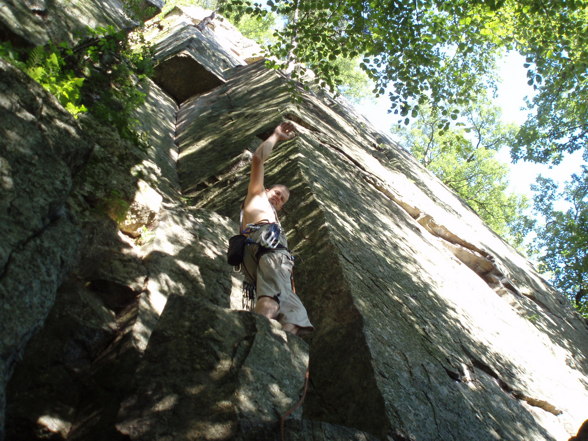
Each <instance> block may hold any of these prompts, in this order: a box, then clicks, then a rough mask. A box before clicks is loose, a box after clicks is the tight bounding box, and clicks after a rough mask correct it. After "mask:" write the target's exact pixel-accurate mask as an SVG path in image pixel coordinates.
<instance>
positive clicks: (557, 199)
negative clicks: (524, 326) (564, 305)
mask: <svg viewBox="0 0 588 441" xmlns="http://www.w3.org/2000/svg"><path fill="white" fill-rule="evenodd" d="M532 188H533V190H534V191H535V192H536V194H535V196H534V198H533V202H534V209H535V211H536V213H537V214H538V215H539V219H540V220H537V219H532V220H531V219H529V221H528V224H529V228H533V230H534V231H535V232H536V234H537V236H536V238H535V239H534V241H533V244H532V247H531V251H532V252H533V254H534V255H535V257H536V259H537V261H538V262H539V265H538V269H539V271H540V272H543V273H546V274H547V275H548V276H549V278H550V280H551V282H552V283H553V285H554V286H555V287H556V288H557V289H559V290H560V291H561V292H563V293H564V294H565V295H566V297H567V298H568V299H569V300H570V302H571V303H572V305H573V306H574V307H575V308H576V309H577V310H578V311H579V312H580V313H582V314H583V315H584V316H585V317H587V318H588V169H587V168H586V167H584V168H583V172H582V173H581V174H579V175H577V174H574V175H572V178H571V180H570V181H569V182H567V183H566V185H565V186H564V188H563V189H560V188H558V186H557V184H556V183H555V182H554V181H553V180H552V179H549V178H545V177H542V176H540V177H539V178H538V179H537V183H536V184H535V185H534V186H533V187H532ZM562 201H563V202H562Z"/></svg>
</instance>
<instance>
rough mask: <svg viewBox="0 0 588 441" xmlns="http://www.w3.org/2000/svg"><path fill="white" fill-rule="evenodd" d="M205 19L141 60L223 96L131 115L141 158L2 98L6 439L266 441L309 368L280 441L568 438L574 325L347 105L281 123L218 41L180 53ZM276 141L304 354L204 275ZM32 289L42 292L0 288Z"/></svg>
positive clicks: (194, 19)
mask: <svg viewBox="0 0 588 441" xmlns="http://www.w3.org/2000/svg"><path fill="white" fill-rule="evenodd" d="M25 3H26V4H27V5H28V6H29V7H31V5H32V7H34V8H42V7H43V6H44V4H45V3H44V2H43V1H42V0H27V2H25ZM90 3H91V5H92V6H91V7H94V6H95V5H96V4H100V3H99V2H97V3H94V2H88V5H85V6H84V7H90ZM4 12H5V11H4ZM4 12H3V13H4ZM111 12H112V13H114V14H119V13H121V11H120V10H118V11H111ZM208 12H209V11H207V12H205V13H202V12H198V13H196V15H194V14H192V13H191V14H192V15H187V16H185V17H180V15H182V14H184V13H185V11H183V10H182V9H175V10H174V11H173V12H172V13H171V14H170V15H169V16H168V17H166V18H165V19H164V20H163V21H159V22H154V24H153V26H152V28H151V31H150V32H153V33H158V32H159V31H160V29H159V27H163V30H162V31H161V33H160V34H159V35H158V36H155V35H151V36H150V38H152V39H153V40H154V41H156V42H158V44H159V49H158V50H159V56H160V60H165V59H167V58H169V57H174V56H177V55H178V54H182V53H189V54H190V57H192V58H193V59H194V60H198V57H201V61H198V64H199V66H200V67H201V68H203V69H205V70H206V71H207V72H208V74H210V75H214V76H215V77H217V78H219V79H222V82H220V83H219V85H218V86H217V87H215V88H213V89H212V90H207V91H197V92H194V93H196V95H194V96H191V97H190V98H188V99H186V100H183V99H178V101H182V103H181V105H180V106H179V107H178V105H177V104H176V103H175V100H174V99H173V98H172V97H170V96H169V95H168V94H167V93H166V92H165V91H164V90H162V89H161V88H160V87H158V86H157V85H155V84H152V85H151V87H150V88H149V90H148V94H149V95H148V99H147V103H146V105H145V106H144V107H143V108H141V109H139V110H138V112H137V116H138V119H139V120H140V121H141V123H142V125H143V130H144V131H145V132H146V133H148V134H149V137H148V138H149V147H148V148H143V149H141V148H138V147H137V146H134V145H131V144H129V143H128V142H126V141H123V140H121V139H120V138H118V136H117V135H116V134H115V133H113V131H112V129H110V128H108V127H102V126H99V125H97V124H96V123H95V121H92V120H91V119H90V118H85V117H84V118H80V120H79V122H78V123H79V124H78V123H75V122H74V121H73V120H71V118H70V117H69V116H68V115H67V114H65V112H63V110H62V109H60V108H59V106H58V105H57V104H56V103H55V102H54V100H51V99H47V98H46V95H43V96H42V97H41V98H39V96H37V95H36V92H35V91H38V90H39V88H35V86H34V85H28V83H27V81H28V80H27V81H25V80H24V79H23V78H24V77H23V76H22V75H21V76H19V74H17V73H14V72H12V73H10V75H7V74H5V73H2V74H1V75H4V76H3V77H2V78H3V81H2V82H1V83H0V84H1V86H0V88H2V87H3V89H0V90H1V91H2V93H1V94H0V106H1V107H0V108H2V112H3V113H2V119H0V127H2V130H3V131H4V132H3V133H5V136H3V138H2V139H8V140H9V141H10V142H9V143H8V144H7V145H8V147H10V148H8V147H6V148H5V147H4V144H3V145H2V150H0V152H1V153H2V154H0V184H1V185H2V191H3V192H2V194H1V198H0V207H2V208H3V209H4V210H5V211H6V213H7V214H5V218H6V219H7V222H8V223H6V222H2V223H0V228H11V229H12V230H11V231H7V233H6V234H2V235H0V238H2V239H3V240H2V242H0V246H1V247H2V250H3V251H2V253H3V254H1V255H0V257H1V256H4V258H5V261H6V262H8V266H6V265H4V263H5V262H4V261H3V265H4V268H8V270H9V271H7V270H5V269H4V270H3V271H4V273H3V274H2V275H1V276H0V277H2V278H1V279H0V287H4V286H7V287H8V289H5V290H4V291H2V295H3V296H5V297H6V298H8V299H9V301H8V302H4V301H3V303H2V304H3V307H4V308H5V309H4V311H6V306H5V305H9V307H10V308H12V309H11V310H10V314H9V315H4V316H3V317H2V318H4V317H8V318H7V321H5V320H3V321H2V326H3V328H2V338H3V340H2V344H3V345H6V347H8V350H7V351H4V348H5V347H3V348H2V349H3V351H1V352H0V353H1V354H2V363H3V365H2V366H3V369H4V371H3V372H2V375H3V377H2V379H3V381H4V382H5V381H6V380H7V378H8V376H9V371H10V367H11V366H13V365H15V368H14V374H13V377H12V379H11V380H10V382H9V386H8V392H7V424H6V428H7V434H8V436H7V438H8V439H10V440H11V441H13V440H16V441H20V440H22V441H24V440H27V441H28V440H40V439H67V440H74V441H78V440H79V441H82V440H83V441H102V440H105V439H108V440H110V441H124V440H126V441H128V440H129V439H131V440H155V439H158V440H164V439H174V440H175V439H177V440H183V439H185V440H195V439H198V440H201V439H204V440H206V439H214V440H223V439H225V440H229V439H231V440H242V441H253V440H255V441H263V440H268V441H269V440H275V439H278V437H279V436H280V435H279V432H280V425H279V421H280V415H281V414H283V412H284V411H285V410H286V409H288V408H290V407H291V406H292V405H293V404H294V403H296V402H297V401H298V398H299V396H300V390H301V388H302V385H303V383H304V374H305V370H306V366H307V364H309V365H310V383H309V389H308V393H307V396H306V398H305V401H304V404H303V407H302V408H301V409H298V410H297V411H296V412H294V414H293V415H292V416H291V417H290V418H289V419H288V420H287V421H286V422H285V424H284V431H285V435H286V437H287V439H288V440H291V441H292V440H294V441H298V440H300V441H302V440H309V439H312V440H315V441H323V440H324V441H326V440H341V441H346V440H349V441H351V440H355V441H359V440H363V441H376V440H395V441H406V440H414V441H428V440H440V439H443V440H450V439H455V440H471V439H475V440H481V441H486V440H488V441H489V440H501V441H502V440H512V441H515V440H516V441H518V440H522V439H525V440H534V441H543V440H545V441H559V440H565V439H568V438H570V437H571V436H572V435H574V434H576V432H577V431H578V427H580V426H581V424H582V421H584V420H585V414H583V412H584V409H586V408H588V390H587V388H588V386H587V382H586V378H587V374H588V366H587V361H586V356H587V354H588V347H587V346H588V339H587V338H586V337H588V328H587V326H586V323H585V322H584V321H583V320H582V319H581V318H580V317H579V316H578V315H577V314H576V313H575V312H573V310H572V309H571V307H570V306H569V305H568V304H567V303H566V301H565V299H564V298H563V297H562V296H561V295H560V294H559V293H557V292H555V291H554V290H553V289H552V288H550V287H549V286H548V285H547V284H546V283H545V281H544V280H543V279H542V278H541V277H540V276H539V275H538V274H537V273H536V272H535V271H534V269H533V268H532V266H531V265H530V264H529V263H528V262H527V261H526V260H525V259H524V258H523V257H522V256H520V255H519V254H517V253H516V251H514V250H513V249H512V248H510V247H509V246H508V245H506V244H505V243H504V242H503V241H502V240H500V239H499V238H498V237H496V236H495V235H494V234H493V233H492V232H491V231H490V230H489V229H488V228H486V227H485V226H484V225H483V223H482V222H481V220H480V219H479V218H478V217H477V216H476V215H475V214H474V213H473V212H472V211H471V210H470V209H469V208H468V207H467V206H465V205H464V204H463V203H462V202H461V201H460V200H459V199H458V198H457V197H456V196H455V194H453V193H452V192H451V191H449V190H448V189H447V188H446V187H445V186H444V185H442V184H441V183H440V182H439V181H438V180H437V179H436V178H434V177H433V176H432V175H431V174H429V173H428V172H427V171H426V170H424V169H423V168H421V167H420V166H419V165H418V164H417V163H416V161H414V159H413V158H412V157H411V156H410V155H408V154H407V153H406V152H405V151H404V150H403V149H402V148H401V147H399V146H397V145H395V144H394V143H393V142H392V141H390V139H388V137H387V136H385V135H383V134H381V133H379V132H378V131H376V130H375V129H373V128H371V127H370V126H369V124H368V123H367V122H366V121H365V120H364V119H363V118H362V117H361V116H359V115H357V114H355V112H354V111H353V109H351V108H350V107H349V106H348V105H347V104H346V103H345V102H343V101H341V100H336V99H333V98H331V97H329V96H328V95H326V94H324V93H317V94H316V95H314V94H312V93H307V92H303V91H301V94H302V95H301V96H302V98H303V99H302V103H301V104H300V105H299V106H295V105H293V104H292V99H291V96H290V94H289V92H288V87H287V85H286V83H285V80H284V77H283V76H282V75H280V74H279V73H276V72H271V71H268V70H266V69H265V68H264V65H263V62H258V63H254V64H251V65H247V64H248V63H250V62H251V61H252V60H251V58H249V57H245V55H244V53H241V52H240V49H239V43H238V42H236V41H235V39H232V38H224V37H222V35H224V34H222V33H221V32H220V31H219V29H220V27H222V26H224V23H225V22H224V21H221V20H220V19H219V20H218V21H217V19H215V20H213V21H212V22H211V23H208V24H207V25H206V27H204V26H203V31H200V30H197V29H196V28H195V27H194V26H196V25H199V24H201V23H202V22H201V20H202V19H203V18H204V17H205V16H207V15H208ZM198 14H200V15H198ZM165 20H168V21H165ZM217 31H218V32H217ZM174 33H175V34H176V35H175V36H174V35H172V34H174ZM243 46H246V45H243ZM219 48H220V49H219ZM215 54H217V55H215ZM227 54H228V55H227ZM232 57H234V59H233V58H232ZM3 69H5V68H4V67H3ZM5 70H6V69H5ZM5 70H3V71H2V72H5ZM8 70H9V69H8ZM178 74H181V75H182V76H183V78H181V79H179V81H180V82H184V83H187V82H189V81H194V77H191V76H190V75H192V73H191V72H190V71H185V70H179V71H178ZM208 74H207V75H208ZM4 79H6V81H4ZM21 81H22V84H27V85H26V87H25V88H24V89H23V88H22V87H20V82H21ZM29 83H30V82H29ZM221 83H222V84H221ZM5 84H7V86H5ZM31 91H32V92H31ZM190 94H191V92H190ZM41 103H43V105H41ZM4 115H6V117H4ZM285 119H286V120H291V121H293V122H294V123H295V124H296V125H297V128H298V131H299V136H298V137H297V138H296V139H294V140H292V141H289V142H286V143H283V144H281V145H280V146H279V147H278V148H277V149H276V150H275V152H274V153H273V154H272V156H271V158H270V160H269V162H268V164H267V174H266V184H268V185H271V184H274V183H283V184H286V185H288V186H289V187H290V189H291V198H290V201H289V202H288V205H287V206H286V208H285V210H284V212H283V213H282V216H281V219H282V221H283V225H284V226H285V227H286V229H287V230H288V235H289V243H290V245H291V247H292V249H293V251H294V253H295V254H296V255H297V264H296V268H295V278H296V286H297V291H298V292H299V294H300V296H301V297H302V300H303V302H304V303H305V305H306V306H307V309H308V311H309V315H310V318H311V320H312V321H313V323H314V324H315V326H316V332H315V333H314V335H313V336H311V337H309V338H307V339H306V340H305V341H302V340H300V339H298V338H296V337H291V336H288V335H286V334H284V332H283V331H282V330H281V328H280V326H279V325H277V324H276V323H273V322H270V321H268V320H266V319H264V318H261V317H258V316H255V315H253V314H251V313H249V312H245V311H235V309H239V307H240V297H239V296H240V293H239V280H238V279H239V277H238V276H237V275H236V273H233V272H232V269H231V268H230V267H229V266H228V265H226V263H225V261H224V253H225V246H226V241H227V238H228V237H229V236H230V235H232V234H234V232H235V230H236V220H237V219H238V213H239V205H240V203H241V201H242V199H243V197H244V195H245V192H246V186H247V178H248V172H249V170H248V166H249V160H250V157H251V151H252V150H253V149H255V148H256V147H257V145H258V144H259V143H260V141H261V140H262V139H264V138H265V137H266V136H267V135H268V134H269V133H270V132H271V130H272V129H273V128H274V127H275V125H276V124H278V123H279V122H281V121H283V120H285ZM5 122H6V123H5ZM4 124H5V125H4ZM78 125H79V126H81V128H82V131H83V133H84V134H85V136H86V137H88V138H90V139H92V141H93V143H94V145H93V148H92V151H91V154H89V155H86V154H82V155H81V156H80V152H87V151H88V148H89V147H88V148H87V147H84V146H85V144H84V142H83V138H80V137H79V132H80V128H78ZM25 135H26V136H25ZM52 139H60V143H59V144H57V143H55V142H51V140H52ZM15 140H16V141H15ZM46 140H48V141H47V142H46ZM13 141H14V142H13ZM45 144H46V145H45ZM40 146H43V148H41V147H40ZM5 150H6V151H7V152H9V153H10V155H6V154H5V153H4V152H5ZM30 151H34V155H32V156H31V154H30ZM14 152H16V153H14ZM17 153H18V155H20V156H18V157H19V158H20V157H22V158H24V159H27V161H24V159H23V163H22V164H24V165H21V163H20V162H18V161H16V162H15V161H13V160H12V159H11V158H13V157H16V156H14V155H16V154H17ZM35 155H37V156H35ZM29 157H31V158H33V159H30V158H29ZM37 158H38V159H39V161H38V162H35V161H36V160H37ZM29 159H30V160H29ZM15 164H17V165H15ZM31 164H32V165H33V167H32V168H31V169H30V170H31V171H29V173H30V175H31V176H30V177H28V176H25V175H24V174H23V173H22V170H23V169H24V167H25V166H26V167H29V166H30V165H31ZM39 164H43V165H42V166H39ZM19 167H20V168H19ZM19 170H20V171H19ZM16 171H19V173H16ZM72 171H76V173H75V175H73V172H72ZM51 173H53V174H52V175H51V176H52V177H53V180H49V182H48V183H47V184H45V185H39V184H38V182H44V181H43V179H44V178H45V175H49V174H51ZM17 176H20V177H19V178H18V179H21V181H19V180H18V179H16V177H17ZM56 177H57V178H56ZM105 177H108V179H105ZM25 178H26V179H25ZM42 178H43V179H42ZM21 182H22V185H21V184H20V183H21ZM15 183H16V184H15ZM17 184H18V185H17ZM25 184H26V185H25ZM141 187H142V188H143V189H144V190H145V193H151V194H152V195H153V197H154V198H155V199H156V200H157V203H156V204H150V203H148V202H146V201H144V200H143V199H142V198H141V197H140V195H141V192H140V190H141ZM14 188H19V189H22V191H21V192H20V194H19V195H18V196H19V197H18V198H16V197H15V198H11V196H10V195H11V194H12V193H8V191H13V189H14ZM5 195H7V196H5ZM62 206H63V207H65V208H64V210H65V211H63V210H60V209H57V210H56V209H55V207H57V208H59V207H62ZM23 207H24V208H23ZM63 212H65V213H67V215H65V216H63V215H61V213H63ZM1 213H2V212H1V211H0V215H1ZM134 220H140V221H139V222H136V223H135V224H134V225H132V228H131V229H130V230H126V233H124V232H123V230H125V228H126V227H125V225H127V224H129V223H132V222H131V221H134ZM47 222H49V225H50V227H47V228H45V226H46V225H48V224H47ZM5 224H6V225H9V227H6V225H5ZM31 231H37V232H39V231H40V233H39V234H37V235H33V236H30V235H29V233H30V232H31ZM4 238H7V239H4ZM41 239H42V240H41ZM49 243H50V244H51V245H50V246H49V245H47V244H49ZM77 243H79V244H80V245H79V246H77ZM23 244H24V246H21V245H23ZM43 244H45V245H43ZM76 247H77V248H78V249H79V252H78V253H77V254H76V253H75V250H76ZM6 250H8V251H6ZM11 250H13V251H11ZM21 253H22V254H21ZM7 256H9V257H7ZM72 263H73V264H72ZM36 268H42V270H43V271H44V272H43V273H41V276H38V277H28V278H27V277H26V275H21V276H19V277H16V278H13V279H11V280H12V282H10V284H9V285H1V284H4V283H6V280H9V279H7V278H6V275H8V274H9V273H10V272H11V271H15V273H16V272H17V271H19V272H21V273H22V274H25V272H26V271H29V273H26V274H30V271H36ZM68 269H70V271H69V272H67V270H68ZM66 273H67V275H66ZM11 277H12V276H11ZM22 280H26V281H27V283H26V284H22ZM61 281H63V282H62V283H61V285H60V282H61ZM17 282H20V283H17ZM21 285H22V286H21ZM33 285H34V286H33ZM29 287H31V288H30V289H29ZM2 289H4V288H2ZM12 290H16V291H15V292H19V293H22V294H19V296H20V297H16V296H10V297H9V296H7V295H6V293H9V292H10V293H12ZM18 290H21V291H18ZM53 299H55V301H54V300H53ZM39 305H41V306H42V307H39ZM52 305H53V306H52ZM51 306H52V308H51ZM49 308H51V310H50V312H49ZM3 314H4V312H3ZM31 314H33V315H34V314H36V316H35V317H36V318H34V317H32V316H31ZM47 314H49V316H48V318H47V319H46V320H45V322H44V324H43V327H42V328H41V331H40V332H38V333H37V334H36V335H35V336H34V337H33V338H30V337H31V334H32V332H33V330H34V329H37V328H39V327H40V326H41V324H42V323H43V321H44V317H45V316H46V315H47ZM22 320H24V322H22ZM5 323H8V324H9V325H10V326H12V327H13V328H14V329H18V330H19V331H18V332H20V333H21V334H19V336H17V337H16V338H13V336H12V334H11V333H10V332H5V329H6V328H5V327H6V326H7V325H6V324H5ZM17 325H18V326H17ZM19 326H22V328H19ZM27 341H28V344H27V347H26V350H25V351H24V356H23V358H22V360H18V361H17V362H15V359H16V358H17V357H18V356H20V355H21V354H22V352H23V351H22V346H24V345H25V343H26V342H27ZM578 436H580V435H578ZM1 438H2V434H1V433H0V439H1Z"/></svg>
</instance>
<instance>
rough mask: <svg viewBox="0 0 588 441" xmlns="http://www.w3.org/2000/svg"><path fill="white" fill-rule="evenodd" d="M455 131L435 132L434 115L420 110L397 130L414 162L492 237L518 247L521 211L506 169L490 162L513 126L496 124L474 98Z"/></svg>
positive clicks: (495, 114)
mask: <svg viewBox="0 0 588 441" xmlns="http://www.w3.org/2000/svg"><path fill="white" fill-rule="evenodd" d="M464 113H465V118H464V120H463V121H460V122H459V124H457V125H456V126H455V127H451V128H449V129H441V128H440V121H441V120H442V117H441V115H440V114H439V112H438V110H437V109H435V108H431V107H428V106H425V107H423V108H422V110H421V112H420V113H419V115H418V116H417V118H416V119H415V120H414V121H413V123H412V124H411V125H410V127H409V128H402V127H401V130H400V132H399V133H400V134H401V136H402V137H403V138H404V144H405V145H406V146H407V147H408V148H409V149H410V151H411V153H412V154H413V155H414V156H415V158H416V159H417V160H418V161H419V162H420V163H421V164H423V165H424V166H425V167H427V168H428V169H429V170H431V171H432V172H433V173H434V174H435V175H436V176H437V177H439V179H441V180H442V181H443V182H444V183H445V184H446V185H447V186H448V187H450V188H451V189H452V190H454V191H455V192H456V193H457V194H458V195H459V196H461V197H462V199H464V200H465V201H466V202H467V203H468V204H469V206H470V207H471V208H472V209H473V210H474V211H476V213H478V214H479V215H480V217H481V218H482V219H483V220H484V221H485V222H486V224H487V225H488V226H489V227H490V228H492V229H493V230H494V231H495V232H496V233H498V234H500V235H501V236H502V237H504V238H505V239H507V240H508V241H509V242H511V243H512V244H513V245H514V246H520V245H521V243H522V240H523V236H522V235H521V234H519V228H518V225H519V223H520V221H521V219H520V218H521V214H520V213H521V212H522V211H523V210H524V209H525V208H526V207H527V202H526V199H525V198H524V197H523V196H520V195H516V194H512V193H509V192H508V190H507V187H508V173H509V169H508V166H507V165H506V164H504V163H502V162H500V161H499V160H498V159H496V158H495V154H496V150H498V149H500V148H502V147H504V146H505V145H508V143H509V140H510V139H511V136H512V131H513V130H514V128H513V127H509V126H505V125H503V124H502V123H501V122H500V113H499V111H498V109H496V108H495V107H493V106H491V105H490V104H489V103H487V102H484V101H482V100H481V99H480V101H479V102H478V104H477V105H476V106H475V107H471V108H469V109H468V110H467V111H464Z"/></svg>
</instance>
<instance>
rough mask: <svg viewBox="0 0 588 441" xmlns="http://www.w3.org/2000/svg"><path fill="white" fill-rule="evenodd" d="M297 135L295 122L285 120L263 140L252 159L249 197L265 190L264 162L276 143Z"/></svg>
mask: <svg viewBox="0 0 588 441" xmlns="http://www.w3.org/2000/svg"><path fill="white" fill-rule="evenodd" d="M294 136H296V133H295V132H294V124H292V123H289V122H285V123H282V124H280V125H279V126H278V127H276V128H275V129H274V132H273V133H272V134H271V135H270V136H269V137H268V138H267V139H266V140H265V141H263V142H262V143H261V144H260V145H259V147H257V150H255V153H254V154H253V158H252V160H251V177H250V180H249V188H248V189H247V197H248V198H249V197H251V196H253V195H256V194H261V193H263V192H264V191H265V186H264V184H263V175H264V165H263V164H264V162H265V160H266V159H267V158H268V157H269V156H270V154H271V153H272V150H273V148H274V147H275V145H276V144H277V143H278V142H280V141H286V140H288V139H292V138H294Z"/></svg>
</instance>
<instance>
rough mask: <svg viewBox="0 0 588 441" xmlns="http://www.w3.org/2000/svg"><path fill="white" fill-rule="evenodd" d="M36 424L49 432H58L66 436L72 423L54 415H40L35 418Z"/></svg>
mask: <svg viewBox="0 0 588 441" xmlns="http://www.w3.org/2000/svg"><path fill="white" fill-rule="evenodd" d="M37 424H39V425H40V426H43V427H44V428H45V429H47V430H48V431H49V432H52V433H58V434H59V435H60V436H62V437H63V438H65V437H67V434H68V433H69V431H70V429H71V426H72V424H71V423H70V422H69V421H65V420H63V419H61V418H59V417H57V416H55V415H42V416H40V417H39V419H38V420H37Z"/></svg>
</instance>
